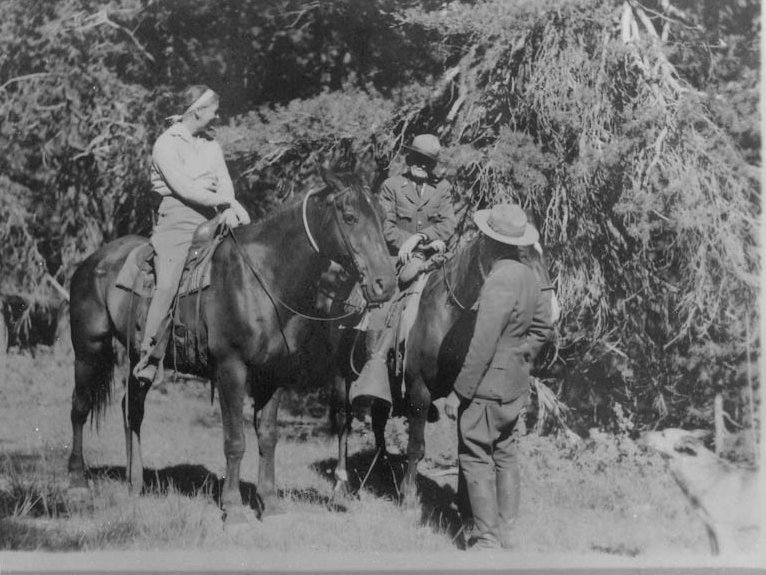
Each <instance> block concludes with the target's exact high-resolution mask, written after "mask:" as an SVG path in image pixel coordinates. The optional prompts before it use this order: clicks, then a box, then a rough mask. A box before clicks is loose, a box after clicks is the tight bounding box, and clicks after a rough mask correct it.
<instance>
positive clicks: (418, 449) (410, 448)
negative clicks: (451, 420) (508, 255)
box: [334, 234, 558, 501]
mask: <svg viewBox="0 0 766 575" xmlns="http://www.w3.org/2000/svg"><path fill="white" fill-rule="evenodd" d="M485 246H486V243H485V239H484V236H483V235H481V234H477V235H475V236H474V237H472V238H471V239H469V240H467V241H466V242H465V243H463V244H462V246H461V247H459V248H458V249H457V250H456V251H455V253H454V255H453V256H452V257H451V258H450V259H449V260H447V262H446V263H445V264H444V266H443V267H442V268H440V269H436V270H435V271H433V272H431V274H430V276H429V278H428V279H427V281H426V284H425V286H424V288H423V291H422V294H421V297H420V301H419V304H418V310H417V315H416V318H415V322H414V324H413V326H412V328H411V330H410V332H409V334H408V336H407V338H406V341H405V364H404V388H405V394H404V397H403V405H402V408H403V411H404V413H405V414H406V416H407V420H408V430H409V440H408V445H407V468H406V471H405V474H404V479H403V481H402V486H401V489H400V492H401V494H402V497H403V498H404V499H405V500H406V501H414V499H415V495H416V482H415V480H416V477H417V465H418V463H419V462H420V460H421V459H423V457H424V455H425V425H426V421H427V419H428V416H429V412H430V413H433V412H434V409H435V408H434V406H433V405H432V403H433V401H435V400H437V399H439V398H442V397H446V396H447V395H448V394H449V393H450V391H451V390H452V385H453V383H454V381H455V379H456V378H457V375H458V373H459V372H460V369H461V368H462V365H463V361H464V359H465V355H466V353H467V352H468V345H469V343H470V340H471V336H472V334H473V328H474V322H475V320H476V313H475V311H474V310H472V309H471V308H472V307H473V306H474V304H475V303H476V301H477V299H478V296H479V292H480V291H481V287H482V285H483V284H484V278H485V277H486V274H487V273H489V271H490V270H491V269H492V265H493V264H494V256H493V254H492V251H491V250H487V249H485ZM519 256H520V259H521V261H522V262H524V263H526V264H527V265H529V266H530V267H531V268H532V269H533V270H534V271H535V273H536V275H537V277H538V278H539V280H540V283H541V285H542V286H543V287H544V288H548V287H549V286H550V285H551V284H550V278H549V275H548V269H547V265H546V263H545V259H544V257H543V256H542V254H541V253H540V252H538V251H537V249H535V248H534V247H519ZM546 293H549V294H550V296H551V298H552V308H553V309H554V310H557V308H558V303H557V302H556V299H555V294H554V292H553V291H552V290H550V291H547V290H546ZM553 313H554V317H555V316H556V315H557V314H558V311H554V312H553ZM361 339H362V340H364V338H361ZM352 342H353V339H352V336H351V334H350V333H346V334H345V336H344V339H341V341H340V346H339V349H338V358H339V360H338V363H339V366H338V370H339V372H341V373H344V374H345V376H346V378H348V377H353V374H352V373H350V372H349V370H348V367H347V366H348V363H349V360H350V354H353V355H354V356H356V361H358V360H359V357H358V356H359V354H358V350H357V353H353V351H350V349H349V346H350V345H352ZM359 344H360V342H359V340H357V341H356V342H355V345H357V346H358V345H359ZM347 383H348V382H347ZM334 389H335V393H336V396H342V394H344V393H347V389H348V385H347V384H346V385H343V384H342V383H341V382H339V381H336V382H335V383H334ZM400 389H401V379H400V378H392V396H393V397H394V403H395V404H396V401H397V399H396V398H397V396H401V391H400ZM342 400H343V401H344V400H345V396H342ZM340 404H341V401H339V402H338V405H340ZM395 409H396V407H395ZM388 415H389V407H388V405H387V404H384V403H382V402H377V401H376V402H373V404H372V407H371V416H372V429H373V433H374V435H375V443H376V447H377V448H378V449H379V450H380V453H381V454H382V455H383V456H385V439H384V430H385V426H386V422H387V419H388ZM344 418H345V419H344ZM337 423H338V424H341V423H345V424H346V426H345V427H339V428H340V433H341V434H340V436H339V437H340V441H339V455H338V466H337V468H336V490H338V491H342V492H345V491H347V490H348V486H347V485H345V481H346V479H347V474H346V469H345V462H346V448H345V437H346V435H347V433H348V425H349V424H350V415H349V410H348V407H347V406H345V410H342V409H339V410H338V416H337Z"/></svg>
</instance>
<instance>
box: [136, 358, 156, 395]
mask: <svg viewBox="0 0 766 575" xmlns="http://www.w3.org/2000/svg"><path fill="white" fill-rule="evenodd" d="M151 360H152V357H151V356H150V355H147V356H145V357H142V358H141V359H140V360H139V361H138V363H137V364H136V365H135V367H134V368H133V377H134V378H135V379H136V380H137V381H138V383H139V384H140V386H141V387H142V388H143V387H148V386H150V385H152V384H153V383H154V380H155V379H156V377H157V372H158V371H159V366H158V364H156V363H154V362H152V361H151Z"/></svg>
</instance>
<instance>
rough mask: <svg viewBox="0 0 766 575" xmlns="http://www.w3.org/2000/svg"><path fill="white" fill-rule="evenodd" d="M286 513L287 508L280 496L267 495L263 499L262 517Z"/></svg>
mask: <svg viewBox="0 0 766 575" xmlns="http://www.w3.org/2000/svg"><path fill="white" fill-rule="evenodd" d="M285 513H287V510H286V509H285V506H284V505H283V504H282V502H281V501H280V500H279V498H278V497H266V498H265V499H263V511H262V512H261V518H263V517H271V516H274V515H284V514H285Z"/></svg>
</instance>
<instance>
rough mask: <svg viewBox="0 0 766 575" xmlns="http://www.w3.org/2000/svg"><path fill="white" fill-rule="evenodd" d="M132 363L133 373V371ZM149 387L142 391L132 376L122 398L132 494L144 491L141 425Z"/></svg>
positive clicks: (126, 472)
mask: <svg viewBox="0 0 766 575" xmlns="http://www.w3.org/2000/svg"><path fill="white" fill-rule="evenodd" d="M132 367H133V365H132V362H131V371H132ZM148 391H149V387H148V386H147V387H145V388H143V389H142V386H141V384H140V383H139V382H138V380H137V379H136V378H134V377H133V376H132V375H131V376H130V377H128V384H127V390H126V392H125V395H124V396H123V398H122V421H123V423H124V426H125V452H126V460H127V463H126V466H125V475H126V476H127V478H128V485H129V486H130V487H129V489H130V492H131V493H141V491H143V489H144V462H143V459H142V458H141V424H142V423H143V421H144V405H145V400H146V394H147V393H148Z"/></svg>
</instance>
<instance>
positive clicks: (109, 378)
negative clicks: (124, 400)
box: [88, 341, 115, 431]
mask: <svg viewBox="0 0 766 575" xmlns="http://www.w3.org/2000/svg"><path fill="white" fill-rule="evenodd" d="M99 355H100V357H98V358H94V359H95V360H96V361H95V362H94V363H93V364H91V367H92V369H93V371H92V373H91V378H90V386H89V388H88V393H89V394H90V403H91V405H92V411H91V413H90V423H91V425H94V424H95V427H96V431H98V429H99V424H100V423H101V421H102V420H103V418H104V415H105V411H106V407H107V406H108V405H109V403H110V402H111V400H112V389H113V388H114V363H115V354H114V346H113V345H112V343H111V341H110V342H109V344H106V345H105V346H104V349H103V350H102V351H101V353H100V354H99Z"/></svg>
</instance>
